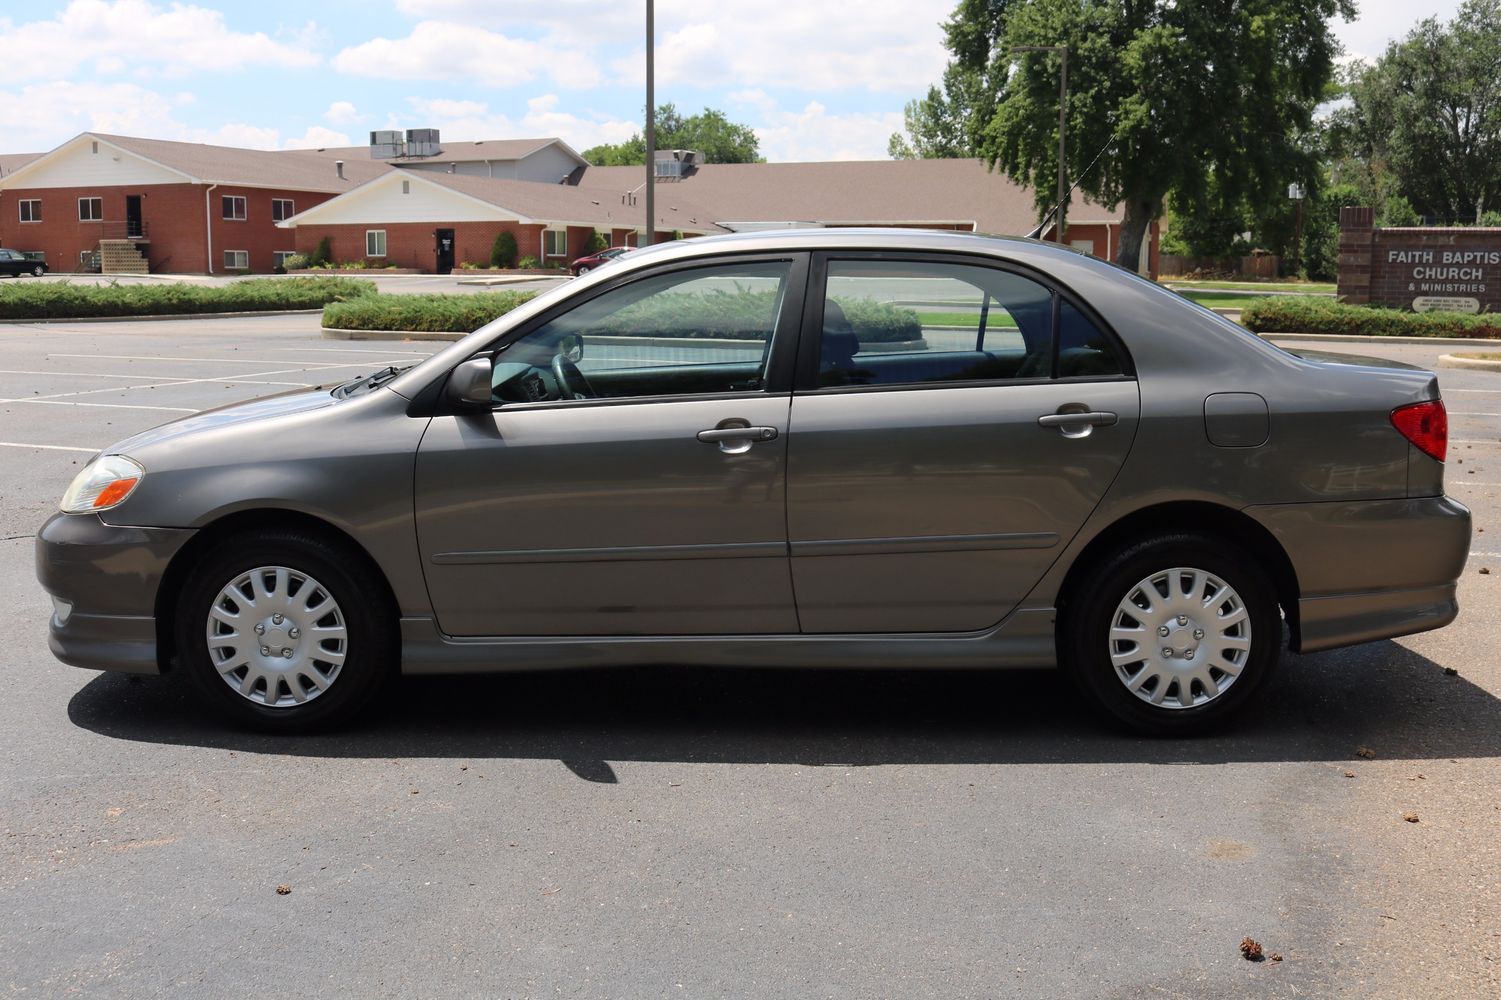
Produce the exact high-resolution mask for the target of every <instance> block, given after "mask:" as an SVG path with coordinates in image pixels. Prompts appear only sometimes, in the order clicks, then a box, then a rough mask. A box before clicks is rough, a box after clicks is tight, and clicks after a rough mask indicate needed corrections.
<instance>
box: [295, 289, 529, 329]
mask: <svg viewBox="0 0 1501 1000" xmlns="http://www.w3.org/2000/svg"><path fill="white" fill-rule="evenodd" d="M535 294H536V293H535V292H475V293H474V294H472V295H367V296H364V297H363V298H359V299H352V300H350V301H348V302H336V303H334V304H332V305H329V306H326V307H324V310H323V325H324V326H326V327H328V328H330V329H334V330H401V331H406V332H419V331H420V332H423V333H442V332H446V331H457V332H460V333H472V332H473V331H475V330H478V329H479V328H480V327H482V326H484V325H485V324H486V323H488V322H490V321H491V320H492V319H494V318H495V317H497V316H501V315H504V314H505V313H508V312H510V311H511V310H512V309H515V308H516V307H517V306H519V305H521V304H522V303H523V302H526V301H527V300H529V299H531V298H532V297H533V296H534V295H535Z"/></svg>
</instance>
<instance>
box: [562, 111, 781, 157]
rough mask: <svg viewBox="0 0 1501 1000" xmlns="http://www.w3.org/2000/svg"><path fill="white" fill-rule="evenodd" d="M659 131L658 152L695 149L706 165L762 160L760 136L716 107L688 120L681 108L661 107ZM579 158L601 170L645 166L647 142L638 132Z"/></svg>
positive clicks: (593, 148) (589, 150)
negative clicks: (601, 168)
mask: <svg viewBox="0 0 1501 1000" xmlns="http://www.w3.org/2000/svg"><path fill="white" fill-rule="evenodd" d="M656 131H657V135H656V139H657V148H658V149H694V150H697V151H698V152H700V153H702V154H703V156H704V162H706V163H759V162H761V160H762V157H761V152H760V143H759V141H758V140H757V139H756V133H755V132H753V131H751V129H750V128H749V127H747V126H745V125H737V124H736V123H735V122H732V121H730V120H729V119H728V118H727V117H725V114H724V112H723V111H716V110H714V109H713V108H705V109H704V110H703V111H702V112H701V113H699V114H696V115H691V116H689V117H687V118H684V117H683V116H682V115H680V114H679V113H678V110H677V108H675V107H673V106H672V105H671V104H664V105H662V106H661V107H659V108H657V117H656ZM579 155H581V156H582V157H583V158H584V159H586V160H588V161H589V162H590V163H592V164H594V165H595V166H597V167H615V166H626V165H630V164H642V165H645V163H646V140H645V139H644V138H642V136H641V134H640V133H639V132H638V133H637V134H635V135H633V136H631V137H630V138H629V139H627V140H626V141H625V142H620V143H614V144H608V143H607V144H604V145H599V146H591V147H590V148H588V149H586V150H584V151H583V152H582V153H581V154H579Z"/></svg>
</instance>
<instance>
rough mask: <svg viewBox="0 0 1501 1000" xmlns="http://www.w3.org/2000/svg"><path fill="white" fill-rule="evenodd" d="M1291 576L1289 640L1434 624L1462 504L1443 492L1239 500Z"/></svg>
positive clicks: (1453, 565) (1382, 633)
mask: <svg viewBox="0 0 1501 1000" xmlns="http://www.w3.org/2000/svg"><path fill="white" fill-rule="evenodd" d="M1246 513H1247V514H1249V515H1250V516H1251V517H1253V518H1255V519H1256V520H1257V521H1259V522H1260V523H1261V524H1262V525H1264V526H1265V527H1266V528H1267V530H1268V531H1270V532H1271V533H1272V534H1273V535H1274V536H1275V537H1276V539H1277V541H1278V542H1280V543H1281V544H1282V549H1283V551H1284V552H1286V553H1287V555H1288V558H1289V559H1290V560H1291V561H1292V564H1293V570H1294V572H1295V573H1296V575H1297V580H1298V591H1299V600H1298V608H1297V612H1298V617H1297V623H1296V625H1297V627H1296V629H1295V631H1294V640H1293V648H1294V649H1295V650H1297V651H1298V652H1303V653H1312V652H1316V651H1318V650H1322V649H1333V648H1335V647H1337V646H1351V645H1354V644H1356V643H1360V642H1371V641H1372V640H1375V639H1389V638H1393V637H1395V636H1399V635H1410V634H1411V633H1413V632H1423V631H1426V630H1428V629H1435V628H1441V627H1443V626H1444V625H1447V624H1449V623H1450V622H1451V621H1453V620H1454V617H1455V615H1457V614H1458V613H1459V605H1458V602H1457V601H1456V599H1455V586H1456V583H1457V581H1458V580H1459V575H1460V573H1461V572H1463V571H1464V565H1465V560H1466V558H1468V556H1469V550H1470V511H1469V509H1468V508H1466V507H1465V506H1464V505H1463V504H1461V503H1458V502H1456V501H1454V500H1451V499H1449V498H1448V497H1422V498H1414V499H1404V500H1363V501H1350V502H1338V503H1303V504H1285V505H1279V506H1263V507H1248V508H1247V509H1246Z"/></svg>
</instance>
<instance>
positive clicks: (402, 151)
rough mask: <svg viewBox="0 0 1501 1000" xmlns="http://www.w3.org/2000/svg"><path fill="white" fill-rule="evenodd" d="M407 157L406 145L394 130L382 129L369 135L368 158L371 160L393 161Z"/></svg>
mask: <svg viewBox="0 0 1501 1000" xmlns="http://www.w3.org/2000/svg"><path fill="white" fill-rule="evenodd" d="M405 155H407V152H406V144H405V143H404V142H402V141H401V133H400V132H398V131H397V130H396V129H383V130H381V131H379V132H371V133H370V158H371V159H372V160H395V159H398V158H400V157H403V156H405Z"/></svg>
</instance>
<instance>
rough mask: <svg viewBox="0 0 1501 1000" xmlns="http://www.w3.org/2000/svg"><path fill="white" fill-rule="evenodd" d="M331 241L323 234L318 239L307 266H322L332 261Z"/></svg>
mask: <svg viewBox="0 0 1501 1000" xmlns="http://www.w3.org/2000/svg"><path fill="white" fill-rule="evenodd" d="M333 256H334V251H333V241H332V240H331V239H329V237H327V236H325V237H323V238H322V239H321V240H319V241H318V246H317V248H316V249H315V250H314V251H313V256H312V258H311V259H310V260H309V261H308V266H309V267H323V266H324V265H326V264H329V263H331V262H332V261H333Z"/></svg>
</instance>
